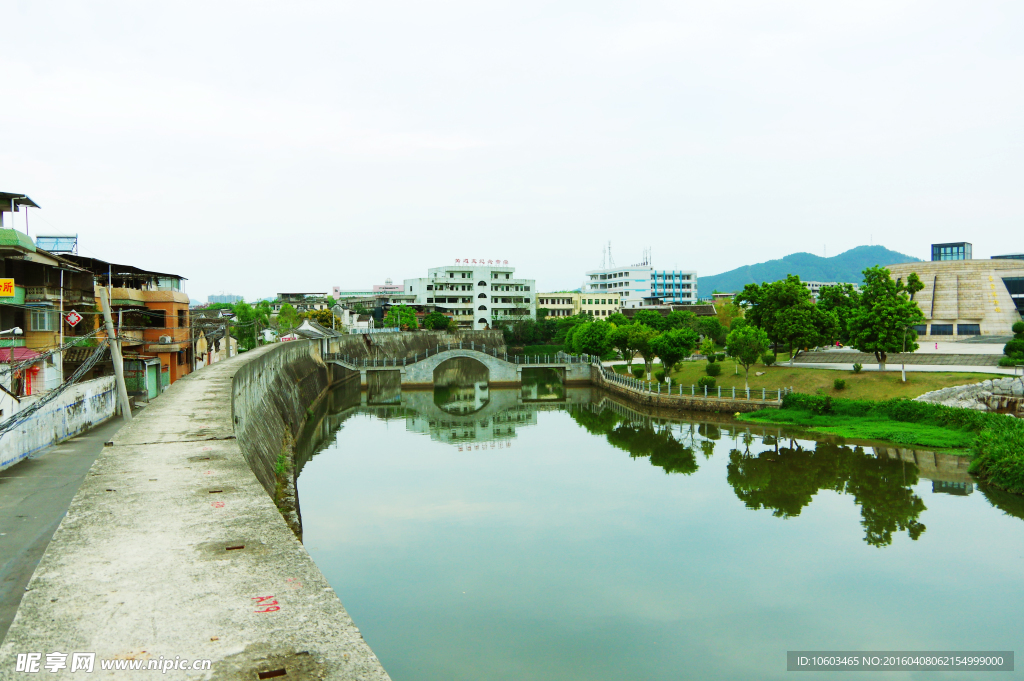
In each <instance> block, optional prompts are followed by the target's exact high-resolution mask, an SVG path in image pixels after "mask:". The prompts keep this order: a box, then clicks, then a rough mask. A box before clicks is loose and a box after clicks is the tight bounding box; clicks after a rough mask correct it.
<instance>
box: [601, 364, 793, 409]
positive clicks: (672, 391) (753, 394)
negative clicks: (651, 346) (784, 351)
mask: <svg viewBox="0 0 1024 681" xmlns="http://www.w3.org/2000/svg"><path fill="white" fill-rule="evenodd" d="M601 373H602V374H603V375H604V377H605V380H607V381H609V382H610V383H616V384H618V385H621V386H623V387H625V388H627V389H629V390H634V391H636V392H639V393H646V394H652V395H679V396H681V397H700V398H704V399H718V400H722V399H726V400H758V399H759V400H761V401H763V402H767V401H769V400H775V401H779V402H781V401H782V398H783V397H784V396H785V395H788V394H789V393H791V392H793V388H792V387H790V388H774V389H769V388H761V390H760V393H761V396H760V397H758V395H757V393H758V390H757V388H754V389H750V388H745V389H743V388H741V389H740V390H739V391H738V392H737V389H736V387H735V386H734V387H732V388H731V390H730V389H727V390H726V391H725V394H724V395H723V394H722V386H717V390H715V389H712V390H711V391H710V393H709V392H708V387H707V386H706V385H705V386H696V385H693V384H691V385H690V386H689V390H687V386H684V385H682V384H679V385H678V386H671V385H667V386H665V389H664V390H662V384H661V383H659V382H657V381H643V380H640V379H638V378H634V377H632V376H624V375H622V374H618V373H615V372H614V371H612V370H610V369H608V368H606V367H601Z"/></svg>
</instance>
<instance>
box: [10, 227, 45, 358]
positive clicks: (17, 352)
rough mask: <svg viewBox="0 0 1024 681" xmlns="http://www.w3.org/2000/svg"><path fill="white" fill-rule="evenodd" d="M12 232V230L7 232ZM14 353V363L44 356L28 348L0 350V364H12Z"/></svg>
mask: <svg viewBox="0 0 1024 681" xmlns="http://www.w3.org/2000/svg"><path fill="white" fill-rule="evenodd" d="M6 231H10V230H6ZM12 350H13V351H14V362H15V363H18V362H24V361H26V360H29V359H35V358H36V357H41V356H42V355H41V354H40V353H38V352H36V351H35V350H29V349H28V348H0V364H10V363H11V351H12Z"/></svg>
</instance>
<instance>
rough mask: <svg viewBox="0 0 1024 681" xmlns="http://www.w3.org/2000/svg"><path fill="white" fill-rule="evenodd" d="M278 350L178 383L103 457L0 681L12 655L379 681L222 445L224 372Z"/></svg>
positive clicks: (227, 439)
mask: <svg viewBox="0 0 1024 681" xmlns="http://www.w3.org/2000/svg"><path fill="white" fill-rule="evenodd" d="M282 347H283V346H282V345H280V344H275V345H272V346H268V347H266V348H262V349H260V350H257V351H254V352H250V353H244V354H243V355H240V356H238V357H237V358H235V359H232V360H229V361H226V362H220V363H217V364H215V365H213V366H211V367H207V368H204V369H203V370H202V371H199V372H196V373H194V374H192V375H190V376H188V377H187V378H185V379H182V380H180V381H177V382H176V383H174V385H172V386H171V387H170V389H168V391H167V392H166V393H164V395H163V396H162V397H161V398H160V400H157V401H155V402H154V403H153V404H152V405H150V407H148V408H147V409H146V410H145V411H144V412H142V413H141V414H140V415H139V416H138V417H137V418H136V419H135V420H134V421H133V422H132V423H131V424H129V425H128V426H126V427H124V428H123V429H122V430H121V431H120V432H119V433H118V434H117V436H116V437H115V438H114V445H113V446H110V447H106V448H105V449H104V452H103V454H102V455H101V456H100V457H99V459H97V461H96V463H95V464H94V465H93V467H92V469H91V470H90V472H89V475H88V476H87V477H86V479H85V481H84V482H83V483H82V486H81V488H80V489H79V492H78V494H77V495H76V496H75V498H74V500H73V501H72V503H71V506H70V508H69V509H68V513H67V516H66V517H65V518H64V521H63V522H62V523H61V525H60V528H59V529H58V530H57V532H56V534H55V535H54V537H53V540H52V541H51V543H50V546H49V548H47V550H46V553H45V555H44V556H43V559H42V561H41V562H40V564H39V566H38V568H37V569H36V571H35V574H34V575H33V577H32V580H31V582H30V583H29V587H28V591H27V592H26V593H25V596H24V598H23V600H22V605H21V608H20V609H19V611H18V614H17V616H16V618H15V620H14V623H13V624H12V626H11V629H10V631H9V632H8V635H7V638H6V639H5V641H4V642H3V644H2V645H0V679H8V678H19V677H21V676H22V675H20V674H16V673H15V672H14V662H15V655H16V654H17V653H19V652H41V653H44V654H45V653H47V652H52V651H61V652H74V651H80V652H95V653H96V654H97V671H95V672H94V673H93V674H92V675H90V678H125V679H129V678H141V677H142V676H143V674H142V673H141V672H134V673H133V672H131V671H121V672H116V671H109V672H100V671H99V660H100V659H104V658H107V659H109V658H126V657H130V658H136V659H146V660H148V659H154V658H159V657H160V656H163V657H164V658H168V657H169V658H171V659H174V658H175V657H176V656H180V657H181V658H185V659H207V658H208V659H211V660H213V666H212V670H211V671H209V672H191V671H190V672H184V671H177V672H174V673H173V675H172V674H169V675H167V678H212V679H255V678H257V674H258V673H259V672H267V671H275V670H278V669H285V670H286V673H287V676H285V677H283V678H309V679H319V678H327V679H375V680H378V679H387V678H388V676H387V674H386V673H385V671H384V670H383V668H382V667H381V665H380V663H379V661H378V660H377V658H376V657H375V656H374V654H373V652H372V651H371V650H370V648H369V646H367V644H366V643H365V641H363V639H362V637H361V636H360V634H359V630H358V629H357V628H356V627H355V626H354V625H353V623H352V620H351V619H350V618H349V616H348V614H347V613H346V612H345V609H344V607H343V606H342V604H341V602H340V601H339V600H338V597H337V596H336V595H335V593H334V591H333V590H332V589H331V587H330V585H329V584H328V583H327V581H326V580H325V579H324V577H323V575H322V574H321V573H320V570H319V569H317V567H316V565H315V564H314V563H313V561H312V559H310V557H309V554H308V553H306V551H305V549H304V548H303V547H302V545H301V544H300V543H299V542H298V540H297V539H296V538H295V536H294V535H293V534H292V532H291V530H290V529H289V528H288V526H287V525H286V523H285V522H284V519H283V518H282V517H281V514H280V513H279V512H278V510H277V509H276V508H275V506H274V504H273V503H272V501H271V499H270V498H269V496H268V495H267V493H266V491H265V490H264V488H263V485H262V484H261V483H260V482H259V481H258V480H257V479H256V476H255V475H254V474H253V472H252V470H250V468H249V466H248V464H247V463H246V461H245V458H244V456H243V454H242V452H241V450H240V448H239V444H238V442H237V441H236V440H235V439H234V432H233V429H232V427H231V426H232V423H231V421H232V417H231V409H230V397H231V386H232V378H233V376H234V374H235V372H237V371H239V370H240V369H242V368H243V367H245V366H246V365H247V364H248V363H250V362H253V361H257V360H259V359H260V358H261V357H262V356H263V355H265V354H267V353H273V352H275V351H276V350H277V349H279V348H282ZM229 547H244V548H237V549H233V550H229ZM260 599H262V600H260ZM44 660H45V657H44ZM41 673H42V674H45V675H46V676H47V677H48V678H50V677H52V678H62V677H64V678H67V677H70V675H69V674H67V670H66V669H65V670H64V671H62V672H59V673H57V674H50V673H49V672H45V671H43V672H41ZM149 674H150V675H151V674H152V672H149Z"/></svg>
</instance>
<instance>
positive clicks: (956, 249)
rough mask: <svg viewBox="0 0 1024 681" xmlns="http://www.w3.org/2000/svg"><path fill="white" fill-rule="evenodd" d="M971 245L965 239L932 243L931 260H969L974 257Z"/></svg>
mask: <svg viewBox="0 0 1024 681" xmlns="http://www.w3.org/2000/svg"><path fill="white" fill-rule="evenodd" d="M973 250H974V249H973V247H972V246H971V244H969V243H967V242H966V241H957V242H955V243H951V244H932V261H933V262H939V261H943V260H971V259H973V258H974V255H973Z"/></svg>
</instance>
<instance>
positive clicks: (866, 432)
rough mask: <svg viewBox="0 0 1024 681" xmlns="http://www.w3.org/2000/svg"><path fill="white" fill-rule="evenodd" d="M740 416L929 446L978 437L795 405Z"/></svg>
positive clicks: (957, 445)
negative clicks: (826, 412) (813, 411)
mask: <svg viewBox="0 0 1024 681" xmlns="http://www.w3.org/2000/svg"><path fill="white" fill-rule="evenodd" d="M738 418H739V419H740V420H742V421H754V422H757V423H777V424H780V425H793V426H802V427H804V428H807V429H809V430H813V431H815V432H818V433H825V434H827V435H838V436H839V437H844V438H850V439H856V440H884V441H887V442H893V443H896V444H900V445H913V446H917V447H928V448H930V449H964V448H966V447H969V446H970V445H971V443H972V442H974V439H975V437H976V434H975V433H972V432H970V431H966V430H959V429H956V428H948V427H944V426H938V425H932V424H927V423H908V422H905V421H892V420H890V419H887V418H880V417H879V418H876V417H870V416H841V415H837V414H812V413H811V412H808V411H799V410H795V409H765V410H763V411H758V412H754V413H751V414H742V415H740V416H739V417H738Z"/></svg>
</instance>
